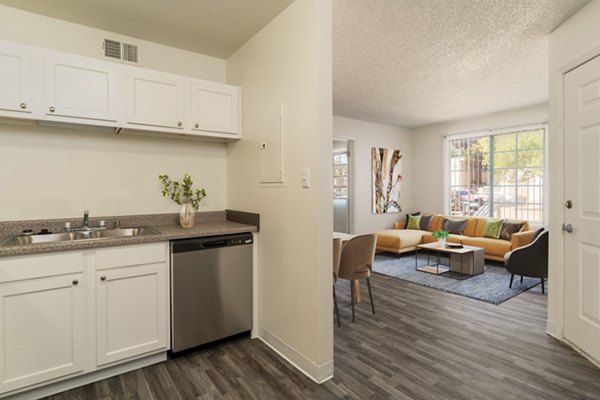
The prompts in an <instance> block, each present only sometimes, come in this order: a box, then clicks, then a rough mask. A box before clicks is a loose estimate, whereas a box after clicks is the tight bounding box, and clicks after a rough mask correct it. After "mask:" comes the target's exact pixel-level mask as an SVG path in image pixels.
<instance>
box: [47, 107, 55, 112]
mask: <svg viewBox="0 0 600 400" xmlns="http://www.w3.org/2000/svg"><path fill="white" fill-rule="evenodd" d="M48 110H50V112H54V111H56V109H55V108H54V107H50V108H49V109H48Z"/></svg>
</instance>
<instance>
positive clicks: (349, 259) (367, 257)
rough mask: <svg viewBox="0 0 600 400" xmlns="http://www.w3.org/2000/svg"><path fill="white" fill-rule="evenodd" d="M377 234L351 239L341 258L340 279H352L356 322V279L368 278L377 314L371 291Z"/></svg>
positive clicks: (351, 290)
mask: <svg viewBox="0 0 600 400" xmlns="http://www.w3.org/2000/svg"><path fill="white" fill-rule="evenodd" d="M376 243H377V235H375V234H370V235H361V236H356V237H354V238H352V239H350V240H349V241H348V242H347V243H346V244H345V245H344V247H343V248H342V257H341V259H340V271H339V274H338V278H339V279H346V280H349V281H350V299H351V303H352V322H354V320H355V319H354V301H355V300H354V299H355V293H354V281H356V280H360V279H366V281H367V288H368V289H369V300H371V310H372V311H373V314H375V305H374V304H373V294H372V293H371V280H370V278H371V268H372V267H373V260H374V259H375V245H376Z"/></svg>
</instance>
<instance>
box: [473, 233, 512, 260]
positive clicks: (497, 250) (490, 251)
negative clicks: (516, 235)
mask: <svg viewBox="0 0 600 400" xmlns="http://www.w3.org/2000/svg"><path fill="white" fill-rule="evenodd" d="M463 244H464V245H467V246H476V247H481V248H483V251H484V252H485V254H486V255H491V256H496V257H504V254H506V253H507V252H509V251H510V249H511V243H510V242H509V241H508V240H501V239H492V238H485V237H475V238H473V237H464V238H463Z"/></svg>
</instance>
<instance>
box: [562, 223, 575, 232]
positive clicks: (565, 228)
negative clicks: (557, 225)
mask: <svg viewBox="0 0 600 400" xmlns="http://www.w3.org/2000/svg"><path fill="white" fill-rule="evenodd" d="M562 230H563V231H565V232H567V233H573V225H571V224H563V225H562Z"/></svg>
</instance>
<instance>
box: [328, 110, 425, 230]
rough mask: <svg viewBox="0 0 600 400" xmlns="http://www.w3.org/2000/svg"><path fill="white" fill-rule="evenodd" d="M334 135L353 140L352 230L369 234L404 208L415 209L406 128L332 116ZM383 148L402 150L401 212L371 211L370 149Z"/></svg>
mask: <svg viewBox="0 0 600 400" xmlns="http://www.w3.org/2000/svg"><path fill="white" fill-rule="evenodd" d="M333 132H334V136H336V137H345V138H351V139H353V140H354V151H353V154H352V156H353V162H354V192H353V194H352V195H353V196H354V233H372V232H377V231H380V230H383V229H388V228H391V227H392V224H393V223H394V222H395V221H397V220H398V219H399V218H400V216H401V215H404V214H405V212H406V211H412V210H413V209H414V206H413V204H415V203H414V198H413V190H414V185H415V182H414V179H413V176H414V173H413V162H414V152H413V135H412V134H411V132H410V130H409V129H405V128H401V127H397V126H391V125H384V124H377V123H374V122H367V121H361V120H357V119H351V118H346V117H339V116H334V117H333ZM373 147H386V148H389V149H398V150H400V151H401V152H402V161H401V163H402V176H403V182H402V188H401V190H400V196H401V206H402V213H400V214H399V213H391V214H373V211H372V203H371V202H372V198H371V183H372V176H371V175H372V174H371V148H373Z"/></svg>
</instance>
